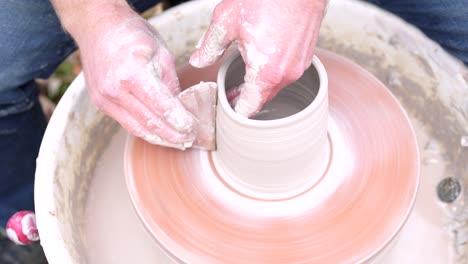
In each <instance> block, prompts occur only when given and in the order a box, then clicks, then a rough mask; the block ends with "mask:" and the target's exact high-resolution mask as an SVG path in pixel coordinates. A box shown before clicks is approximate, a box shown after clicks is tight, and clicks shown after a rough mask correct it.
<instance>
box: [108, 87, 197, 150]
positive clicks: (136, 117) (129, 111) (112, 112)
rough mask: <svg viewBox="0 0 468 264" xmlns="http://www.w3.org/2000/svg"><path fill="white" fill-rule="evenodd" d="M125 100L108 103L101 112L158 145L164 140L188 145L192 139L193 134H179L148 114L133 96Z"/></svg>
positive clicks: (140, 136)
mask: <svg viewBox="0 0 468 264" xmlns="http://www.w3.org/2000/svg"><path fill="white" fill-rule="evenodd" d="M129 97H131V95H130V96H129ZM127 100H128V104H127V105H125V106H120V105H116V104H113V103H110V104H108V106H107V107H106V108H105V109H103V112H104V113H106V114H108V115H109V116H111V117H113V118H114V119H115V120H116V121H117V122H119V124H120V125H121V126H122V127H124V128H125V129H127V130H128V131H129V132H130V133H131V134H133V135H134V136H136V137H139V138H142V139H144V140H146V141H148V142H149V143H151V144H158V145H161V144H162V143H164V142H170V143H174V144H184V143H186V144H189V145H190V144H191V143H192V142H193V141H194V136H193V135H186V134H180V133H178V132H177V131H175V130H173V129H172V128H171V127H170V126H169V125H167V124H166V123H165V122H163V120H162V119H160V118H158V117H156V116H151V114H148V111H149V110H147V109H146V110H143V109H144V108H145V107H144V106H143V105H142V104H141V103H135V102H134V101H136V99H135V98H134V99H133V100H134V101H132V100H130V98H127Z"/></svg>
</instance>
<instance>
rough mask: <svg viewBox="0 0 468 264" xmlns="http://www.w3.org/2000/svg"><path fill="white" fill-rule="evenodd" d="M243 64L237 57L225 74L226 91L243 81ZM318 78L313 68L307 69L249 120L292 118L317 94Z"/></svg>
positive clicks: (240, 58)
mask: <svg viewBox="0 0 468 264" xmlns="http://www.w3.org/2000/svg"><path fill="white" fill-rule="evenodd" d="M244 75H245V63H244V61H243V59H242V57H237V58H236V59H235V60H234V61H233V62H232V64H231V65H230V66H229V68H228V69H227V72H226V81H225V87H226V89H231V88H232V87H238V86H239V85H240V84H241V83H242V82H243V79H244ZM319 87H320V78H319V75H318V73H317V70H316V69H315V67H309V68H308V69H307V70H306V71H305V72H304V74H303V75H302V76H301V78H300V79H299V80H297V81H296V82H294V83H292V84H290V85H288V86H287V87H285V88H284V89H282V90H281V91H280V92H279V93H278V94H277V95H276V96H275V97H274V98H273V99H272V100H271V101H270V102H268V103H267V104H265V105H264V106H263V108H262V109H261V110H260V111H259V112H258V113H257V114H256V115H255V116H253V117H252V118H251V119H255V120H275V119H281V118H285V117H288V116H292V115H294V114H296V113H299V112H301V111H302V110H304V109H305V108H306V107H307V106H309V105H310V104H311V103H312V102H313V101H314V99H315V97H316V96H317V94H318V91H319Z"/></svg>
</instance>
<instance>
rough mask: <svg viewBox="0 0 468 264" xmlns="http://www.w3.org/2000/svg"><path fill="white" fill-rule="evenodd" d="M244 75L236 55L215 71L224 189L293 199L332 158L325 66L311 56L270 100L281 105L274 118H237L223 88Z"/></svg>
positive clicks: (216, 158) (218, 163) (218, 161)
mask: <svg viewBox="0 0 468 264" xmlns="http://www.w3.org/2000/svg"><path fill="white" fill-rule="evenodd" d="M231 67H234V68H231ZM244 72H245V64H244V62H243V60H242V57H241V56H240V53H239V52H237V51H235V52H233V53H231V54H230V55H229V56H228V57H227V59H226V61H225V62H224V63H223V65H222V66H221V67H220V69H219V72H218V80H217V81H218V106H217V108H218V109H217V116H216V140H217V150H216V151H215V152H213V153H212V159H213V163H214V166H215V167H216V170H217V171H218V175H219V176H220V177H221V178H222V179H223V181H224V182H225V183H226V184H227V185H229V186H230V187H232V188H233V189H235V190H236V191H238V192H240V193H242V194H244V195H246V196H249V197H251V198H256V199H262V200H283V199H288V198H292V197H295V196H296V195H299V194H300V193H303V192H305V191H306V190H308V189H310V188H312V187H313V186H314V185H315V184H316V183H318V182H319V181H320V179H321V178H323V176H324V175H325V173H326V169H327V166H328V162H329V160H330V145H329V142H328V140H327V130H328V78H327V74H326V71H325V68H324V66H323V64H322V63H321V62H320V60H319V59H318V58H317V57H315V56H314V58H313V62H312V65H311V66H310V67H309V68H308V69H307V70H306V71H305V72H304V74H303V75H302V77H301V78H300V79H299V80H298V81H296V82H294V83H292V84H290V85H289V86H287V87H286V88H284V89H283V90H282V91H280V93H278V95H277V96H276V97H275V98H274V99H273V100H272V101H274V100H278V98H279V100H283V101H281V102H280V103H278V106H279V108H278V109H280V110H278V113H279V115H275V114H273V116H274V117H273V118H276V119H268V118H267V120H256V119H249V118H246V117H244V116H241V115H240V114H238V113H236V112H235V110H233V108H232V107H231V105H230V104H229V102H228V100H227V97H226V88H232V87H226V86H227V85H228V86H231V85H233V86H236V85H239V84H240V83H239V82H242V80H243V77H244ZM227 75H229V76H227ZM233 80H234V82H235V84H232V83H231V82H232V81H233ZM227 82H230V83H229V84H226V83H227ZM277 102H279V101H277ZM266 106H267V105H265V106H264V108H265V107H266ZM282 107H283V108H282ZM289 108H290V109H289ZM274 109H275V108H274V107H273V108H272V110H274ZM281 111H283V112H285V113H286V112H287V113H286V114H284V115H283V113H281ZM260 112H261V111H260ZM260 112H259V113H260Z"/></svg>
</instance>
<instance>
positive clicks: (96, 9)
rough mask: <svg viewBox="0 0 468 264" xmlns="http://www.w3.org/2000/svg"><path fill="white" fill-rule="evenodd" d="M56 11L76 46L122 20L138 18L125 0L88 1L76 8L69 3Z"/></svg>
mask: <svg viewBox="0 0 468 264" xmlns="http://www.w3.org/2000/svg"><path fill="white" fill-rule="evenodd" d="M57 1H58V0H56V1H55V2H57ZM62 2H63V1H62ZM68 2H82V1H68ZM103 2H104V3H103ZM56 10H57V13H58V15H59V17H60V21H61V23H62V26H63V28H64V29H65V30H66V31H67V32H68V33H70V35H71V36H72V37H73V38H74V39H75V41H76V42H77V43H78V45H80V43H81V42H84V41H86V40H87V39H89V37H90V36H95V35H100V34H103V33H105V32H103V31H105V30H106V28H109V27H112V26H113V25H117V24H118V23H119V22H121V21H122V20H125V19H129V18H132V17H138V16H139V15H138V14H137V13H136V12H135V11H133V9H132V8H131V7H130V6H129V5H128V4H127V2H126V1H125V0H118V1H90V3H86V4H83V3H81V4H77V5H76V6H73V5H72V4H70V3H69V4H68V5H67V6H60V5H58V7H57V6H56Z"/></svg>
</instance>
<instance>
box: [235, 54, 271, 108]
mask: <svg viewBox="0 0 468 264" xmlns="http://www.w3.org/2000/svg"><path fill="white" fill-rule="evenodd" d="M239 52H240V53H241V56H242V58H243V60H244V62H246V63H245V76H244V83H242V84H241V85H240V87H239V88H238V89H239V90H240V95H239V96H238V99H237V102H236V103H235V108H234V109H235V111H236V112H237V113H238V114H240V115H243V116H245V117H252V116H253V115H255V114H256V113H257V112H258V111H259V110H260V109H261V108H262V107H263V105H264V104H265V102H266V101H267V99H268V96H269V93H270V92H269V91H270V89H269V88H271V86H272V85H269V84H268V83H269V82H266V81H262V79H261V78H262V76H261V74H260V71H261V70H262V68H263V67H265V66H266V64H267V62H268V58H267V57H266V56H265V55H263V54H261V53H259V52H258V51H257V49H256V48H255V47H254V46H253V45H239ZM251 57H255V58H251Z"/></svg>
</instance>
